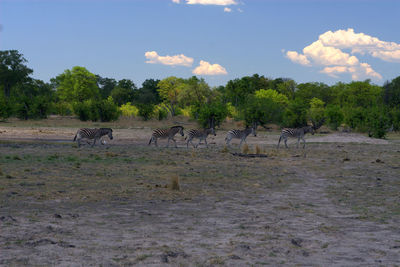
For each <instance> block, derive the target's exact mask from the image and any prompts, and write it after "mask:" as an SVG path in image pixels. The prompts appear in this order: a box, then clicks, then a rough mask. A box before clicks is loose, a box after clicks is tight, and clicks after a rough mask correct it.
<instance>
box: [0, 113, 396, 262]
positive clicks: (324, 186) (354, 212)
mask: <svg viewBox="0 0 400 267" xmlns="http://www.w3.org/2000/svg"><path fill="white" fill-rule="evenodd" d="M176 124H180V125H183V126H184V127H185V133H186V131H187V130H188V129H191V128H196V127H197V124H196V122H194V121H190V120H187V119H184V118H182V117H177V118H174V120H167V121H165V120H164V121H161V122H159V121H156V120H150V121H148V122H143V121H141V120H139V119H120V120H118V121H117V122H112V123H92V122H90V123H87V122H81V121H78V120H76V119H73V118H67V117H50V118H49V119H46V120H40V121H19V120H13V119H10V120H9V121H8V122H2V123H1V124H0V140H1V142H0V203H1V204H0V205H1V206H0V225H1V232H0V246H1V247H0V251H1V253H0V264H1V265H4V266H24V265H29V266H54V265H56V266H92V265H95V266H130V265H139V266H165V265H171V266H218V265H222V266H224V265H225V266H263V265H270V266H276V265H307V266H309V265H313V266H328V265H329V266H332V265H334V266H361V265H363V266H399V265H400V256H399V255H400V233H399V226H398V225H399V222H400V179H399V177H400V165H399V158H400V136H399V135H398V133H389V134H388V136H387V139H373V138H368V137H366V135H365V134H358V133H342V132H333V131H329V132H324V131H322V132H324V133H318V132H317V133H316V134H315V135H313V136H312V135H306V138H305V139H306V141H307V144H306V148H305V149H302V148H299V149H297V148H296V141H295V140H294V139H292V140H289V142H288V145H289V148H288V149H285V148H284V146H282V147H281V148H280V149H279V150H278V149H277V148H276V145H277V142H278V139H279V131H278V130H277V129H275V128H272V129H270V130H268V131H267V130H265V129H264V128H261V127H259V129H258V132H257V137H253V136H249V137H248V138H247V144H248V145H247V146H246V145H244V146H242V148H241V149H239V147H238V143H239V142H238V140H236V141H235V140H234V141H232V144H233V145H232V147H230V148H228V147H226V146H225V145H224V144H225V141H224V138H225V136H226V133H227V131H228V130H229V129H233V128H241V127H242V126H243V125H241V124H238V123H236V122H226V123H224V124H223V125H222V126H221V127H220V128H217V133H216V134H217V136H209V137H208V144H209V148H206V147H205V146H204V144H200V146H199V147H198V148H197V149H194V148H193V147H191V146H189V148H186V141H185V140H184V138H183V137H181V136H179V137H178V136H176V137H175V139H176V140H177V144H178V148H173V145H171V144H170V147H169V148H166V147H165V145H166V140H159V147H158V148H157V147H154V145H152V146H148V145H147V144H148V141H149V139H150V137H151V134H152V130H153V129H155V128H158V127H164V128H167V127H169V126H172V125H176ZM84 126H85V127H93V128H94V127H111V128H113V130H114V132H113V136H114V139H113V140H109V139H107V138H104V139H105V140H106V142H107V143H106V144H105V145H100V144H97V145H96V146H95V147H93V148H91V147H90V145H88V144H86V145H83V146H81V147H80V148H78V147H77V145H76V143H73V142H72V139H73V137H74V135H75V133H76V131H77V129H78V128H80V127H84ZM300 147H301V146H300ZM238 152H241V153H242V154H258V155H260V154H261V155H266V156H265V157H255V158H250V157H239V156H237V155H233V154H234V153H238Z"/></svg>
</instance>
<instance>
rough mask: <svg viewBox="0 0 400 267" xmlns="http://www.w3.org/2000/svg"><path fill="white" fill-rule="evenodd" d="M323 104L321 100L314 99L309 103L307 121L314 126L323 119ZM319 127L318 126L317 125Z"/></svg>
mask: <svg viewBox="0 0 400 267" xmlns="http://www.w3.org/2000/svg"><path fill="white" fill-rule="evenodd" d="M324 106H325V103H324V101H322V100H321V99H318V98H316V97H314V98H313V99H311V101H310V108H309V110H308V111H307V117H308V119H309V120H310V121H311V122H312V123H313V125H314V126H316V125H319V124H320V123H322V121H323V120H324V119H325V114H324V113H325V107H324ZM319 126H320V125H319Z"/></svg>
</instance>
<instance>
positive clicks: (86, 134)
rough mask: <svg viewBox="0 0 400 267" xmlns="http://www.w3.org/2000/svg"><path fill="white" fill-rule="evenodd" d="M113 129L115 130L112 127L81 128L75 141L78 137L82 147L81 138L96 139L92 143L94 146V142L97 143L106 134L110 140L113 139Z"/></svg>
mask: <svg viewBox="0 0 400 267" xmlns="http://www.w3.org/2000/svg"><path fill="white" fill-rule="evenodd" d="M112 131H113V130H112V129H111V128H100V129H97V128H96V129H89V128H81V129H79V130H78V131H77V132H76V134H75V137H74V142H75V140H77V139H78V147H80V146H81V139H83V138H86V139H94V141H93V144H92V147H93V146H94V144H95V143H96V141H97V140H98V139H100V138H101V137H102V136H104V135H108V137H109V138H110V140H112V139H113V136H112ZM88 143H89V142H88Z"/></svg>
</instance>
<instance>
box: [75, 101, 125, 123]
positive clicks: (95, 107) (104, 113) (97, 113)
mask: <svg viewBox="0 0 400 267" xmlns="http://www.w3.org/2000/svg"><path fill="white" fill-rule="evenodd" d="M72 107H73V110H74V113H75V114H76V115H77V116H78V118H79V119H80V120H81V121H88V120H91V121H98V120H100V121H102V122H107V121H114V120H117V119H118V117H119V115H120V111H119V109H118V106H117V105H116V104H115V103H114V102H113V100H112V98H111V97H109V98H108V99H105V100H92V99H90V100H86V101H84V102H75V103H74V104H73V105H72Z"/></svg>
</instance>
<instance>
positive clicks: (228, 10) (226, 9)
mask: <svg viewBox="0 0 400 267" xmlns="http://www.w3.org/2000/svg"><path fill="white" fill-rule="evenodd" d="M224 12H228V13H229V12H232V9H230V8H229V7H225V8H224Z"/></svg>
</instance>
